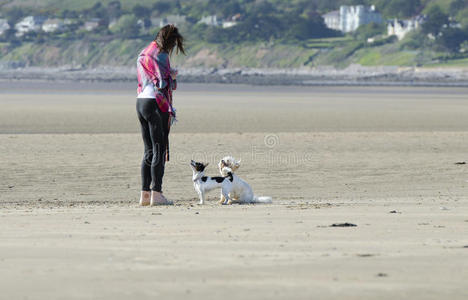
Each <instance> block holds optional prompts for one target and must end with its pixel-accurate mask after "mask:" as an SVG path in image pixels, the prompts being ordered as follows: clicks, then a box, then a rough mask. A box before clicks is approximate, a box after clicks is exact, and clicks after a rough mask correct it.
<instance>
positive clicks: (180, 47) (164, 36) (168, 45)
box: [155, 24, 185, 54]
mask: <svg viewBox="0 0 468 300" xmlns="http://www.w3.org/2000/svg"><path fill="white" fill-rule="evenodd" d="M155 41H156V43H157V44H158V46H159V48H160V49H161V50H162V51H164V52H167V53H169V54H172V51H173V50H174V48H175V47H177V54H178V53H179V52H182V53H183V54H185V48H184V37H183V36H182V35H181V34H180V33H179V30H178V29H177V27H175V26H174V25H173V24H168V25H166V26H164V27H163V28H161V30H159V32H158V35H156V39H155Z"/></svg>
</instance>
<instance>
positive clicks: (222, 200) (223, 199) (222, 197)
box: [219, 192, 226, 204]
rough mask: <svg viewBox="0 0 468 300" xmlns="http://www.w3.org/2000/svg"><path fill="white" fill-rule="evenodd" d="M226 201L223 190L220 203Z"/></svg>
mask: <svg viewBox="0 0 468 300" xmlns="http://www.w3.org/2000/svg"><path fill="white" fill-rule="evenodd" d="M225 201H226V198H224V195H223V192H221V198H220V199H219V204H223V203H224V202H225Z"/></svg>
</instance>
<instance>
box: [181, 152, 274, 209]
mask: <svg viewBox="0 0 468 300" xmlns="http://www.w3.org/2000/svg"><path fill="white" fill-rule="evenodd" d="M190 166H191V167H192V171H193V176H192V180H193V186H194V188H195V191H196V192H197V193H198V196H199V197H200V204H204V203H205V193H206V192H209V191H211V190H213V189H215V188H221V195H222V196H223V197H222V198H221V201H220V203H221V204H232V203H240V204H247V203H271V201H272V200H271V197H257V196H255V195H254V194H253V191H252V188H251V187H250V185H249V184H248V183H247V182H245V181H244V180H242V179H241V178H240V177H239V176H237V175H236V174H234V173H233V172H232V169H230V168H228V167H224V168H223V170H222V172H221V173H222V174H226V176H223V177H207V176H205V168H206V166H208V164H203V163H200V162H195V161H193V160H192V161H191V163H190Z"/></svg>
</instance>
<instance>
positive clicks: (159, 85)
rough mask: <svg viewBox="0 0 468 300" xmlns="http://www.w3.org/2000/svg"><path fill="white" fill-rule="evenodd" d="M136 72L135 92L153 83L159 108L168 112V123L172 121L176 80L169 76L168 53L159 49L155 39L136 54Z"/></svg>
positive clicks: (173, 117)
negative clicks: (136, 84) (169, 120)
mask: <svg viewBox="0 0 468 300" xmlns="http://www.w3.org/2000/svg"><path fill="white" fill-rule="evenodd" d="M137 74H138V89H137V93H138V94H140V93H141V92H142V91H143V90H144V88H145V87H146V86H147V85H149V84H151V85H153V86H154V90H155V91H156V93H155V98H156V101H157V103H158V106H159V109H160V110H161V112H169V113H170V115H171V118H170V119H171V122H170V124H171V123H173V121H175V113H176V111H175V109H174V107H173V106H172V91H173V90H176V89H177V81H176V80H173V79H172V76H171V65H170V62H169V54H168V53H166V52H162V51H160V49H159V47H158V44H157V43H156V42H155V41H153V42H151V44H149V45H148V46H147V47H146V48H145V49H143V51H141V53H140V55H139V56H138V60H137Z"/></svg>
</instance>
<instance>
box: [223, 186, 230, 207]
mask: <svg viewBox="0 0 468 300" xmlns="http://www.w3.org/2000/svg"><path fill="white" fill-rule="evenodd" d="M221 192H222V193H223V197H224V202H223V205H226V204H229V201H230V199H229V192H228V191H227V189H225V188H223V189H222V190H221Z"/></svg>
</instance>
